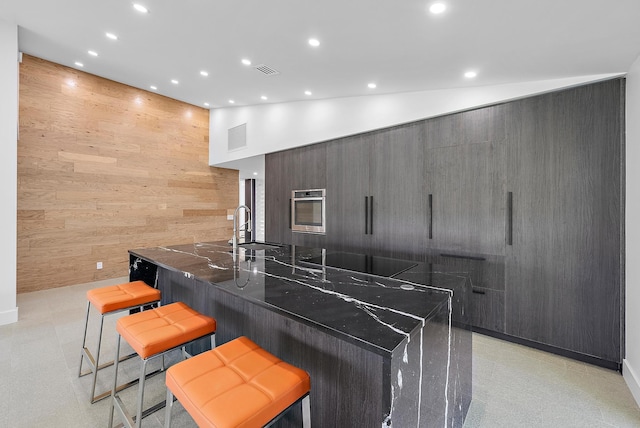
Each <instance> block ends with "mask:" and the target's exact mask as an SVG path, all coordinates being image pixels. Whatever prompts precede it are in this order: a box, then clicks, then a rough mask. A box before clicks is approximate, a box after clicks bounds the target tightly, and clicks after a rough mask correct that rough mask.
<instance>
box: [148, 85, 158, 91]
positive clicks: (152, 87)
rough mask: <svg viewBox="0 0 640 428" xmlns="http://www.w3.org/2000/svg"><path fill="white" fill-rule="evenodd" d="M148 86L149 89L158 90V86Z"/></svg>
mask: <svg viewBox="0 0 640 428" xmlns="http://www.w3.org/2000/svg"><path fill="white" fill-rule="evenodd" d="M149 87H150V88H151V89H153V90H154V91H157V90H158V87H157V86H154V85H151V86H149Z"/></svg>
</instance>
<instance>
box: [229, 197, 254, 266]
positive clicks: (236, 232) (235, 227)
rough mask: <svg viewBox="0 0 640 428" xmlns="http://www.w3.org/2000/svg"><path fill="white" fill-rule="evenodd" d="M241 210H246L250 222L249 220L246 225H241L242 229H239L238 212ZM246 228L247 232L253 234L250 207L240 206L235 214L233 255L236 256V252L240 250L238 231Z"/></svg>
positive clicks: (232, 241)
mask: <svg viewBox="0 0 640 428" xmlns="http://www.w3.org/2000/svg"><path fill="white" fill-rule="evenodd" d="M240 208H244V209H245V211H246V212H247V214H248V217H249V220H247V221H246V222H245V223H243V224H241V225H240V227H238V225H237V223H238V211H240ZM242 226H244V231H245V232H251V210H250V209H249V207H248V206H246V205H239V206H238V208H236V210H235V212H234V213H233V238H231V243H232V245H233V253H234V255H235V252H236V250H237V249H238V236H237V235H238V231H239V230H241V229H240V228H241V227H242Z"/></svg>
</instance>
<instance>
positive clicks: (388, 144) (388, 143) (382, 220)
mask: <svg viewBox="0 0 640 428" xmlns="http://www.w3.org/2000/svg"><path fill="white" fill-rule="evenodd" d="M424 139H425V137H424V128H423V127H422V126H420V124H419V123H418V124H409V125H403V126H397V127H393V128H390V129H385V130H382V131H377V132H376V133H374V135H373V150H372V151H371V153H370V174H369V180H370V192H369V193H370V196H372V197H373V198H374V199H373V204H372V206H373V214H371V213H369V214H370V215H372V216H373V219H372V220H373V221H372V222H371V225H372V229H373V230H372V231H371V230H370V233H371V237H372V243H371V248H373V249H374V250H375V252H376V253H377V254H381V255H385V256H387V257H397V258H408V259H411V258H416V256H418V255H420V256H422V255H423V254H424V248H425V246H426V240H427V209H426V208H427V195H426V192H425V187H424Z"/></svg>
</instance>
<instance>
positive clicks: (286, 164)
mask: <svg viewBox="0 0 640 428" xmlns="http://www.w3.org/2000/svg"><path fill="white" fill-rule="evenodd" d="M290 159H291V154H290V151H283V152H276V153H269V154H267V155H265V158H264V164H265V171H264V196H265V198H264V199H265V202H264V205H265V207H264V208H265V225H264V237H265V241H267V242H281V243H283V244H290V243H291V224H290V215H291V214H290V213H289V211H288V208H289V199H290V198H291V191H290V190H289V191H288V192H287V189H289V188H290V180H291V177H290V176H289V174H288V173H287V171H289V170H290V167H291V165H290Z"/></svg>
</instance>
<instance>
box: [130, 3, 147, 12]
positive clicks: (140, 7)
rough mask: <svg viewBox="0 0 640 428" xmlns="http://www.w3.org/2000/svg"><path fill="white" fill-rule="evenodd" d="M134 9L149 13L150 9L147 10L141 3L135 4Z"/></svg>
mask: <svg viewBox="0 0 640 428" xmlns="http://www.w3.org/2000/svg"><path fill="white" fill-rule="evenodd" d="M133 8H134V9H135V10H137V11H138V12H142V13H149V9H147V8H146V7H144V6H143V5H141V4H139V3H134V4H133Z"/></svg>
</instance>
